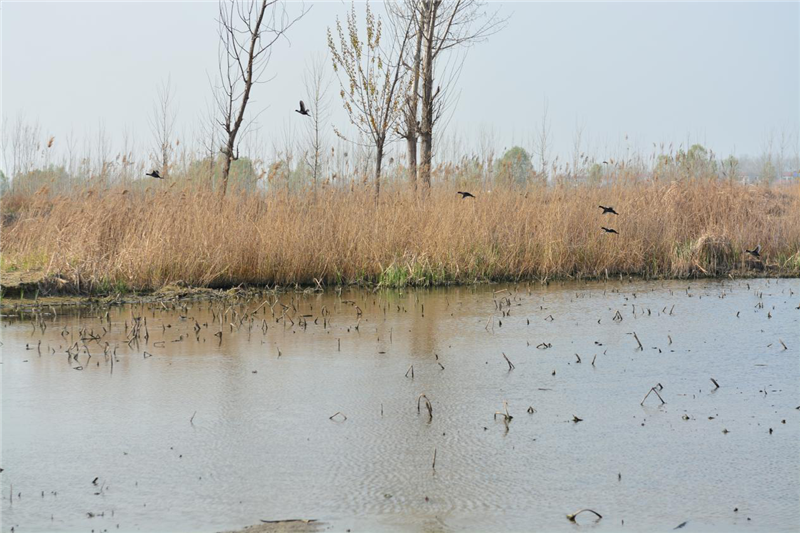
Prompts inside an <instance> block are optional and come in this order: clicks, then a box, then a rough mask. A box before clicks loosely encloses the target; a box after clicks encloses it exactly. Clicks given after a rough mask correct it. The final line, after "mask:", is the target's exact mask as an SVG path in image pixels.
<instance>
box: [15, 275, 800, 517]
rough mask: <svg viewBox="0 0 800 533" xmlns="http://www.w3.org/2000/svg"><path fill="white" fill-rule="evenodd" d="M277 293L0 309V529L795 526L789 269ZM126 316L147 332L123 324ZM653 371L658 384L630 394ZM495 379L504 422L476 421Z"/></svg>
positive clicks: (797, 393) (797, 350)
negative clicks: (315, 523) (37, 325)
mask: <svg viewBox="0 0 800 533" xmlns="http://www.w3.org/2000/svg"><path fill="white" fill-rule="evenodd" d="M748 284H749V287H748ZM687 288H688V289H687ZM501 289H506V292H500V293H493V291H498V290H501ZM504 297H507V298H509V300H510V303H511V306H510V308H509V307H507V306H505V305H504V306H503V308H502V310H498V309H497V303H498V302H499V301H500V299H501V298H504ZM280 300H281V302H282V303H283V304H285V305H288V306H289V309H288V311H287V314H288V315H289V316H292V317H294V318H293V319H294V323H295V325H294V326H293V325H292V324H291V322H290V321H289V320H287V319H284V320H282V321H277V322H276V318H277V319H280V317H281V314H282V313H283V308H282V307H281V305H280V304H276V305H274V306H273V307H272V309H270V306H269V305H266V306H264V307H262V309H261V310H260V311H259V312H258V313H257V314H256V318H255V319H254V320H253V321H252V327H250V325H251V322H249V321H245V322H244V323H243V325H241V326H240V327H239V328H238V330H236V329H233V330H232V328H231V326H230V325H229V324H230V323H231V322H235V323H237V324H238V322H239V320H240V317H241V314H242V313H245V312H248V311H252V310H253V309H255V308H256V307H258V305H259V304H261V301H257V300H254V301H250V302H240V303H238V304H237V305H236V306H234V308H233V309H235V310H236V311H237V313H239V314H238V315H237V317H236V318H235V319H234V316H233V309H231V310H230V311H229V312H228V314H227V315H226V317H225V320H224V321H223V322H224V327H223V328H222V331H223V333H222V337H221V339H219V338H218V337H216V336H214V333H216V332H218V331H219V330H220V324H219V322H213V318H212V314H211V311H210V307H212V306H213V308H214V310H215V312H216V313H219V312H220V310H222V309H224V308H223V307H221V306H220V304H218V303H217V304H210V303H209V302H195V303H190V304H188V307H187V308H186V309H181V308H176V309H172V307H171V305H168V306H163V305H161V304H150V305H144V306H140V305H135V306H132V307H131V306H125V307H117V308H112V309H110V311H109V315H108V318H106V317H105V309H101V310H97V309H95V310H91V311H83V312H82V314H80V315H78V314H69V315H68V314H65V312H64V311H63V310H62V311H61V312H60V313H59V314H58V315H57V316H55V317H54V316H48V317H45V322H46V324H47V328H46V330H45V331H44V332H42V331H41V329H34V327H33V325H32V322H31V321H30V319H28V318H26V319H25V320H20V319H14V318H10V317H6V318H4V319H3V327H2V342H3V346H2V349H3V364H2V366H0V369H2V373H3V377H2V385H3V391H2V399H3V404H2V415H3V420H2V430H3V434H2V437H3V438H2V459H1V461H2V463H1V465H2V467H3V468H4V469H5V471H4V472H3V473H2V474H0V478H2V495H3V499H2V530H3V531H10V530H11V528H12V527H13V528H15V531H17V532H28V531H91V530H94V531H102V530H104V529H108V530H109V531H209V532H212V531H221V530H229V529H235V528H239V527H243V526H246V525H249V524H256V523H259V520H261V519H264V520H277V519H287V518H308V519H317V520H320V521H323V522H325V523H326V526H327V527H330V528H332V529H333V530H337V531H339V530H345V529H347V528H351V529H352V530H353V531H376V530H382V531H423V530H424V531H460V530H469V531H522V530H526V531H527V530H548V531H572V530H574V528H575V525H574V524H572V523H570V522H569V521H568V520H567V518H566V515H567V514H569V513H573V512H575V511H577V510H579V509H581V508H585V507H588V508H592V509H594V510H596V511H598V512H599V513H600V514H602V515H603V519H602V520H600V521H599V522H596V523H595V522H594V520H593V517H592V516H591V515H590V514H587V513H584V514H582V515H580V516H579V517H578V522H579V523H580V524H581V525H583V526H587V525H589V524H593V525H592V526H591V529H592V530H609V531H614V530H618V529H620V527H622V521H623V520H624V527H625V530H626V531H637V530H647V531H668V530H672V529H673V528H674V527H676V526H677V525H678V524H680V523H682V522H684V521H688V524H687V526H686V529H684V530H686V531H690V530H695V531H697V530H717V531H729V530H731V529H732V528H741V527H744V526H746V527H747V528H748V531H749V530H758V531H796V530H798V529H800V466H799V462H798V457H800V453H798V452H800V438H798V437H800V432H799V431H798V426H800V410H797V409H795V408H796V407H798V406H800V390H799V389H798V386H797V384H798V382H800V365H799V364H798V354H800V310H798V309H797V307H798V306H800V282H798V280H751V281H749V282H745V281H735V282H733V281H730V282H694V281H693V282H633V283H608V284H599V283H598V284H577V283H575V284H563V285H551V286H549V287H541V286H538V285H531V286H530V287H528V286H527V285H524V286H523V285H520V286H516V287H514V286H497V285H494V286H479V287H474V288H453V289H442V290H432V291H409V292H379V293H375V294H371V293H368V292H362V291H353V292H348V291H345V292H344V293H343V294H341V295H339V296H337V295H336V294H335V293H326V294H306V295H300V294H297V295H294V294H287V295H283V296H282V297H281V298H280ZM347 300H352V301H354V304H350V303H346V301H347ZM272 303H273V301H272V300H271V301H270V304H272ZM292 304H293V305H294V307H295V308H296V311H295V309H294V308H293V307H292ZM323 306H325V309H326V315H325V317H326V320H328V323H327V324H326V325H323V322H324V320H323V318H322V308H323ZM634 306H635V308H634ZM509 309H510V315H509V316H503V314H505V312H506V311H508V310H509ZM359 311H361V312H362V313H363V314H362V315H361V316H360V321H359V316H358V312H359ZM616 311H619V312H620V315H621V316H622V321H621V322H620V321H614V320H613V317H614V315H615V313H616ZM273 312H274V315H275V316H274V317H273ZM328 313H330V314H329V315H328ZM737 313H738V317H737ZM304 314H307V315H311V316H310V317H308V318H307V321H308V323H307V326H306V327H303V326H302V325H301V324H300V318H299V317H300V315H304ZM139 315H141V316H144V317H146V318H147V328H148V333H149V339H148V341H147V343H146V344H145V342H144V339H142V341H141V343H140V344H139V346H138V348H137V347H136V345H135V344H133V345H132V346H131V347H129V346H128V344H127V343H126V331H125V323H126V321H127V322H128V325H129V326H130V325H131V317H132V316H139ZM181 315H183V316H184V317H186V318H181ZM492 316H493V317H494V318H491V317H492ZM195 319H196V320H197V322H198V323H199V324H200V325H201V329H200V332H199V334H197V335H196V334H195V331H194V327H195ZM315 319H316V323H315ZM262 320H265V321H266V324H267V325H268V329H267V330H266V332H265V330H264V329H263V326H264V323H265V322H262ZM598 320H600V322H599V323H598ZM500 322H502V325H500ZM203 324H208V326H207V327H206V326H203ZM356 325H358V329H356V328H355V326H356ZM81 327H85V328H86V331H87V332H89V333H91V332H93V333H95V334H101V333H103V327H105V328H107V329H110V331H109V332H108V333H106V334H105V335H104V336H103V337H102V339H101V340H100V341H99V342H97V341H90V340H87V341H86V342H87V346H88V347H89V352H90V353H91V355H92V357H91V359H90V360H89V361H88V362H87V358H88V356H87V355H86V353H85V351H84V350H82V351H81V354H80V355H79V356H78V361H77V362H76V361H75V360H68V356H67V354H66V353H65V350H66V349H67V348H68V347H69V346H70V345H71V344H72V343H74V342H75V341H76V340H78V337H79V336H80V334H79V330H80V328H81ZM633 332H636V334H637V337H638V338H639V339H640V340H641V342H642V345H643V348H644V350H639V349H638V345H637V341H636V339H635V338H634V337H633V335H631V334H630V333H633ZM670 338H671V341H672V342H671V344H670ZM178 339H181V340H178ZM40 340H41V345H40V347H39V344H38V343H39V341H40ZM781 340H782V341H783V342H784V343H785V344H786V346H787V347H788V349H786V350H784V348H783V346H782V345H781V343H780V341H781ZM106 342H108V343H109V346H110V348H109V350H110V351H111V350H113V348H114V347H116V350H117V351H116V353H117V355H116V358H115V359H114V361H115V362H114V365H113V372H112V368H111V364H110V358H107V357H104V356H103V346H104V345H105V343H106ZM541 343H548V344H550V345H552V347H550V348H545V346H544V345H542V346H541V347H540V348H537V345H540V344H541ZM26 345H27V347H28V349H26ZM37 347H38V348H37ZM39 350H41V356H40V355H39ZM52 350H55V353H53V352H52ZM145 351H147V352H148V353H151V354H153V355H152V357H146V358H145V357H143V352H145ZM279 351H280V356H279V355H278V354H279ZM503 353H505V354H506V355H507V356H508V358H509V360H510V361H511V362H512V363H513V364H514V365H515V367H516V368H515V369H514V370H511V371H509V367H508V364H507V363H506V361H505V360H504V359H503V356H502V354H503ZM576 353H577V354H579V356H580V358H581V363H578V362H577V357H576V355H575V354H576ZM434 354H438V357H439V359H438V363H441V365H442V366H444V369H442V368H441V367H440V366H439V364H438V363H437V360H436V357H435V355H434ZM595 356H596V359H595ZM593 359H594V365H592V361H593ZM98 363H99V365H98ZM78 365H82V366H84V367H85V369H84V370H75V369H74V368H75V367H77V366H78ZM410 365H413V368H414V378H413V379H411V377H410V376H411V373H410V372H409V373H408V377H404V375H405V374H406V372H407V370H408V369H409V367H410ZM553 372H555V374H553ZM710 378H714V379H716V380H717V382H718V383H719V384H720V388H718V389H716V390H714V385H713V384H712V382H711V381H710ZM658 383H660V384H661V385H662V386H663V389H662V390H660V394H661V396H662V397H663V399H664V400H665V401H666V404H664V405H661V402H660V401H659V399H658V398H657V397H656V396H655V394H651V395H650V397H649V398H647V401H646V402H645V404H644V406H641V405H640V402H641V401H642V398H643V397H644V395H645V393H647V391H648V390H649V389H650V387H653V386H655V385H656V384H658ZM765 391H766V394H765ZM421 393H425V394H426V396H427V397H428V398H429V399H430V401H431V403H432V406H433V418H432V420H429V418H428V414H427V411H426V410H425V408H424V406H423V408H422V410H421V412H420V413H418V412H417V398H418V396H419V395H420V394H421ZM504 400H505V401H507V402H508V409H509V413H510V414H511V415H512V416H513V419H512V420H511V422H510V423H508V424H505V423H504V421H503V420H502V417H499V418H498V419H495V418H493V415H494V413H495V412H496V411H501V410H503V401H504ZM423 403H424V401H423ZM529 407H533V409H535V412H534V413H532V414H531V413H528V412H527V409H528V408H529ZM337 412H341V413H343V414H344V415H345V416H346V417H347V419H346V420H345V421H341V418H342V417H336V419H334V420H330V419H329V417H330V416H331V415H333V414H334V413H337ZM192 416H194V419H193V420H191V422H190V419H191V418H192ZM573 416H577V417H579V418H582V419H583V421H581V422H578V423H575V422H573ZM684 416H686V417H688V420H685V419H684ZM783 420H785V424H784V423H783V422H782V421H783ZM769 428H772V429H773V430H774V432H773V433H772V434H770V433H769ZM724 430H727V431H728V433H724ZM434 449H435V450H436V467H435V470H434V469H433V468H432V462H433V455H434ZM620 475H621V478H620ZM95 478H97V481H96V483H97V484H96V485H94V484H93V483H92V481H93V480H94V479H95ZM12 485H13V499H10V498H9V496H10V495H11V494H12ZM42 493H43V495H42ZM735 508H738V512H734V509H735ZM89 513H92V514H93V515H94V516H90V515H89ZM748 518H749V519H750V520H748Z"/></svg>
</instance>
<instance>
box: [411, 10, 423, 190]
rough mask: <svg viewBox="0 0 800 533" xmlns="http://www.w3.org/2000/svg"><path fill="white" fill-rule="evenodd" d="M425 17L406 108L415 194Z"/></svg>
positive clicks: (418, 37) (418, 38) (419, 28)
mask: <svg viewBox="0 0 800 533" xmlns="http://www.w3.org/2000/svg"><path fill="white" fill-rule="evenodd" d="M425 20H427V17H424V16H423V17H420V20H419V24H418V25H417V44H416V48H415V50H414V72H413V74H412V76H413V80H414V81H413V82H412V85H411V94H410V96H409V102H408V105H407V107H406V130H407V131H406V135H407V136H406V143H407V145H408V176H409V179H410V180H411V184H412V186H413V188H414V192H415V193H416V192H417V138H418V137H419V129H418V127H417V113H418V111H419V74H420V72H419V69H420V62H421V61H422V34H423V32H425V29H426V28H425V24H424V21H425Z"/></svg>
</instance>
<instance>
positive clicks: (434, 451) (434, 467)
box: [431, 448, 436, 470]
mask: <svg viewBox="0 0 800 533" xmlns="http://www.w3.org/2000/svg"><path fill="white" fill-rule="evenodd" d="M431 467H432V468H433V469H434V470H436V448H434V449H433V464H432V465H431Z"/></svg>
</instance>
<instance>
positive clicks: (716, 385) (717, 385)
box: [710, 378, 719, 389]
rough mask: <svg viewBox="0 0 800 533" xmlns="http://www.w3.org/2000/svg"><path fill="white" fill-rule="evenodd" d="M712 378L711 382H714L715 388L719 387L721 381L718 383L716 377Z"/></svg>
mask: <svg viewBox="0 0 800 533" xmlns="http://www.w3.org/2000/svg"><path fill="white" fill-rule="evenodd" d="M710 379H711V383H713V384H714V389H718V388H719V383H717V380H716V379H714V378H710Z"/></svg>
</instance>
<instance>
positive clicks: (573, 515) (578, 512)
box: [567, 509, 603, 522]
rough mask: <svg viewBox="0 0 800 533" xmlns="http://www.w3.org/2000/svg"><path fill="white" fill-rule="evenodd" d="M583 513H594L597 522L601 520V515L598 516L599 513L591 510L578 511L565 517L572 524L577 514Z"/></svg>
mask: <svg viewBox="0 0 800 533" xmlns="http://www.w3.org/2000/svg"><path fill="white" fill-rule="evenodd" d="M584 512H589V513H594V514H595V515H596V516H597V519H598V520H600V519H601V518H603V515H601V514H600V513H598V512H597V511H593V510H592V509H581V510H580V511H577V512H575V513H572V514H568V515H567V519H568V520H569V521H570V522H574V521H575V518H576V517H577V516H578V515H579V514H581V513H584Z"/></svg>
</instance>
